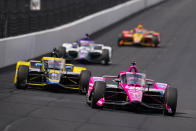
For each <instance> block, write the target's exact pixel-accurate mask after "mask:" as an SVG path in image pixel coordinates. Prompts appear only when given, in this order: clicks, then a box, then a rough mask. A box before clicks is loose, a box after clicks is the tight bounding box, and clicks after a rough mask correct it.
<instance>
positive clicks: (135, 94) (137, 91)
mask: <svg viewBox="0 0 196 131" xmlns="http://www.w3.org/2000/svg"><path fill="white" fill-rule="evenodd" d="M126 92H127V95H128V98H129V101H130V102H131V103H132V102H133V103H140V102H142V97H143V91H142V87H129V88H128V89H126Z"/></svg>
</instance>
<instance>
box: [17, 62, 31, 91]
mask: <svg viewBox="0 0 196 131" xmlns="http://www.w3.org/2000/svg"><path fill="white" fill-rule="evenodd" d="M28 73H29V67H28V66H25V65H20V66H19V68H18V74H17V81H16V88H17V89H26V88H27V78H28Z"/></svg>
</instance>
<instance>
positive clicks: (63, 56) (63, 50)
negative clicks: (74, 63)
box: [57, 46, 66, 58]
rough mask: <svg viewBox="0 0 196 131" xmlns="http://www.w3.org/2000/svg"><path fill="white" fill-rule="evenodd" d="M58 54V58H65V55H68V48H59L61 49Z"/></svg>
mask: <svg viewBox="0 0 196 131" xmlns="http://www.w3.org/2000/svg"><path fill="white" fill-rule="evenodd" d="M57 53H58V54H57V55H58V57H60V58H65V55H66V48H65V47H62V46H61V47H59V49H58V52H57Z"/></svg>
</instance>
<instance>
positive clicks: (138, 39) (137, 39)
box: [133, 34, 143, 43]
mask: <svg viewBox="0 0 196 131" xmlns="http://www.w3.org/2000/svg"><path fill="white" fill-rule="evenodd" d="M142 39H143V34H134V35H133V42H134V43H141V41H142Z"/></svg>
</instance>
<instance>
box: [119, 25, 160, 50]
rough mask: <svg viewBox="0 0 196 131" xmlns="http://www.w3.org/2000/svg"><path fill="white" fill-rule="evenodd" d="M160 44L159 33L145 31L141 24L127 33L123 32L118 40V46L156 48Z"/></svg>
mask: <svg viewBox="0 0 196 131" xmlns="http://www.w3.org/2000/svg"><path fill="white" fill-rule="evenodd" d="M159 44H160V33H158V32H155V31H150V30H146V29H144V28H143V25H142V24H139V25H138V26H137V27H136V28H134V29H132V30H130V31H128V30H124V31H122V33H121V34H120V37H119V38H118V46H124V45H140V46H151V47H158V46H159Z"/></svg>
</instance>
